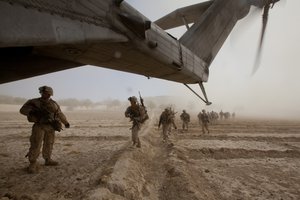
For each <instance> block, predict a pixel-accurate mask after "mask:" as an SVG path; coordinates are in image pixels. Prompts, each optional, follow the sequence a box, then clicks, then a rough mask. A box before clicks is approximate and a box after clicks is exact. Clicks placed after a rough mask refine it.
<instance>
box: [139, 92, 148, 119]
mask: <svg viewBox="0 0 300 200" xmlns="http://www.w3.org/2000/svg"><path fill="white" fill-rule="evenodd" d="M139 96H140V102H141V105H142V106H143V108H144V112H145V113H144V115H143V118H142V120H141V122H142V123H144V122H145V121H146V120H147V119H149V116H148V113H147V109H146V106H145V105H144V99H143V98H142V96H141V93H140V91H139Z"/></svg>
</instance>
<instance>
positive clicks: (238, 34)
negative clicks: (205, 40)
mask: <svg viewBox="0 0 300 200" xmlns="http://www.w3.org/2000/svg"><path fill="white" fill-rule="evenodd" d="M127 2H128V3H130V4H131V5H132V6H134V7H135V8H136V9H138V10H139V11H141V12H142V13H143V14H144V15H145V16H146V17H148V18H149V19H151V20H153V21H154V20H156V19H158V18H160V17H162V16H164V15H165V14H167V13H169V12H171V11H173V10H175V9H176V8H179V7H183V6H187V5H191V4H195V3H199V2H202V1H199V0H198V1H196V0H182V1H179V0H177V1H174V0H164V1H161V0H129V1H127ZM299 8H300V1H299V0H288V1H287V0H286V1H285V2H284V3H279V4H278V5H277V4H276V5H275V6H274V8H273V9H271V10H270V13H269V23H268V27H267V32H266V36H265V37H266V38H265V42H264V48H263V54H262V61H261V66H260V68H259V70H258V71H257V73H256V74H255V75H254V76H251V72H252V67H253V63H254V59H255V52H256V50H257V44H258V39H259V34H260V30H261V17H260V16H259V15H258V16H257V17H256V18H251V19H249V20H247V21H246V19H245V20H242V21H240V22H238V24H237V26H236V27H235V28H234V30H233V32H232V33H231V35H230V36H229V38H228V39H227V40H226V42H225V44H224V46H223V47H222V49H221V50H220V52H219V54H218V55H217V57H216V58H215V60H214V61H213V63H212V65H211V66H210V77H209V81H208V82H207V83H205V87H206V91H207V95H208V97H209V100H210V101H212V102H213V105H212V106H209V107H206V106H205V105H204V103H202V102H201V101H200V100H198V99H197V97H196V96H195V95H194V94H192V93H191V92H190V91H189V90H187V89H186V88H185V86H183V85H182V84H180V83H176V82H170V81H164V80H159V79H155V78H153V79H150V80H148V79H147V78H145V77H143V76H140V75H134V74H129V73H124V72H119V71H114V70H109V69H105V68H99V67H91V66H88V67H81V68H76V69H71V70H66V71H62V72H56V73H52V74H48V75H43V76H38V77H34V78H30V79H25V80H21V81H15V82H11V83H6V84H0V94H2V95H11V96H17V97H25V98H33V97H37V96H39V94H38V90H37V88H38V87H39V86H41V85H50V86H52V87H53V89H54V97H53V98H54V99H64V98H77V99H91V100H93V101H100V100H103V99H108V98H111V99H120V100H123V99H126V98H127V97H128V96H129V95H138V91H141V92H142V94H143V95H144V96H158V95H179V94H180V95H181V96H184V97H185V98H186V101H187V102H188V101H193V102H195V103H197V104H199V109H201V108H207V109H208V110H212V109H215V110H220V109H223V110H228V111H231V112H232V111H235V112H237V113H242V114H258V113H261V114H263V115H265V116H267V115H271V116H275V117H286V118H291V117H296V118H298V119H300V79H299V74H300V59H299V58H298V56H299V52H300V26H299V25H300V24H299V21H300V12H299V10H298V9H299ZM182 30H183V29H177V30H172V31H170V32H171V33H172V34H174V35H176V36H177V37H178V36H180V34H181V33H182ZM193 88H194V89H195V90H196V91H198V92H199V93H200V89H199V88H198V86H194V87H193Z"/></svg>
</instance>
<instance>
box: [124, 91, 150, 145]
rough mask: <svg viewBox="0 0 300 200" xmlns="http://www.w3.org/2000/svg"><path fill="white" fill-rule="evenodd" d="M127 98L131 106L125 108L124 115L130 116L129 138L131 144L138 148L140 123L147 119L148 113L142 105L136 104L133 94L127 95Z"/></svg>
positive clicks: (139, 143)
mask: <svg viewBox="0 0 300 200" xmlns="http://www.w3.org/2000/svg"><path fill="white" fill-rule="evenodd" d="M128 100H129V101H130V103H131V106H129V107H128V108H127V109H126V111H125V117H128V118H130V121H132V127H131V139H132V143H133V146H136V147H138V148H140V147H141V141H140V138H139V135H138V133H139V131H140V129H141V125H142V123H144V122H145V121H146V120H147V119H148V115H147V112H146V109H145V108H144V107H143V106H142V105H140V104H138V102H137V98H136V97H135V96H132V97H129V98H128Z"/></svg>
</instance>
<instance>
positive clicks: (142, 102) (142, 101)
mask: <svg viewBox="0 0 300 200" xmlns="http://www.w3.org/2000/svg"><path fill="white" fill-rule="evenodd" d="M139 96H140V102H141V105H142V106H143V107H144V108H145V105H144V99H143V98H142V96H141V93H140V91H139Z"/></svg>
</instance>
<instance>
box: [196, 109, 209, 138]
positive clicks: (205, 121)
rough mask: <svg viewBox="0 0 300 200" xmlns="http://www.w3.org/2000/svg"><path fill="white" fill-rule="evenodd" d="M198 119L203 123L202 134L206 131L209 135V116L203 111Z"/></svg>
mask: <svg viewBox="0 0 300 200" xmlns="http://www.w3.org/2000/svg"><path fill="white" fill-rule="evenodd" d="M198 119H199V122H200V123H201V125H202V133H203V134H204V133H205V130H204V129H206V130H207V133H209V130H208V123H209V118H208V115H207V113H206V112H205V110H202V112H200V113H199V114H198Z"/></svg>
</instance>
